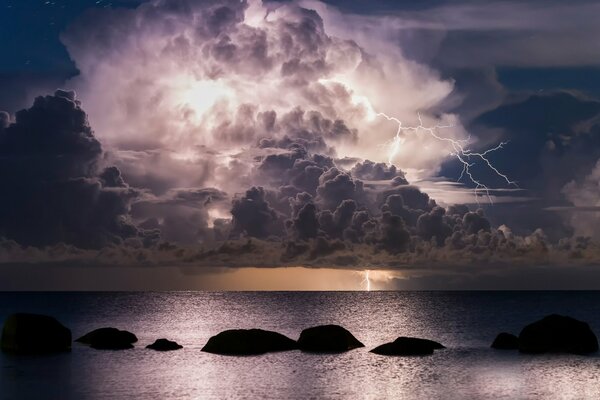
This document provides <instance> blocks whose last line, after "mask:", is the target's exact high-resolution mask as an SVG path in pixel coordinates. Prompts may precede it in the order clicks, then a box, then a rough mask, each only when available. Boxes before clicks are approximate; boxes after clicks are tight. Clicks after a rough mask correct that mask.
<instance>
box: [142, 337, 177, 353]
mask: <svg viewBox="0 0 600 400" xmlns="http://www.w3.org/2000/svg"><path fill="white" fill-rule="evenodd" d="M146 348H147V349H152V350H157V351H170V350H179V349H183V346H182V345H180V344H178V343H177V342H173V341H171V340H168V339H156V340H155V341H154V343H152V344H149V345H148V346H146Z"/></svg>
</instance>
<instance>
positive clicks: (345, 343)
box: [298, 325, 365, 353]
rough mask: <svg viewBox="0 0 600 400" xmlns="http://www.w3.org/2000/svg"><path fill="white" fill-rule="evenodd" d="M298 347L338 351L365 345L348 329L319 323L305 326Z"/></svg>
mask: <svg viewBox="0 0 600 400" xmlns="http://www.w3.org/2000/svg"><path fill="white" fill-rule="evenodd" d="M298 347H299V348H300V350H302V351H309V352H314V353H340V352H343V351H348V350H352V349H356V348H358V347H365V345H364V344H362V343H361V342H359V341H358V339H356V338H355V337H354V336H353V335H352V334H351V333H350V332H348V330H346V329H345V328H342V327H341V326H338V325H321V326H314V327H312V328H307V329H305V330H303V331H302V333H300V339H298Z"/></svg>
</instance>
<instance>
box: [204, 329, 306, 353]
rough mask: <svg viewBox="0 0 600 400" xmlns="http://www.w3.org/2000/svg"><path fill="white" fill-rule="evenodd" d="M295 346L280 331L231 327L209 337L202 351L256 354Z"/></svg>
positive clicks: (291, 348)
mask: <svg viewBox="0 0 600 400" xmlns="http://www.w3.org/2000/svg"><path fill="white" fill-rule="evenodd" d="M297 348H298V345H297V344H296V342H295V341H294V340H292V339H290V338H288V337H287V336H284V335H282V334H281V333H277V332H272V331H265V330H262V329H231V330H227V331H223V332H221V333H219V334H217V335H216V336H213V337H211V338H210V339H209V340H208V342H207V343H206V345H205V346H204V347H203V348H202V351H205V352H207V353H215V354H225V355H256V354H264V353H269V352H275V351H286V350H295V349H297Z"/></svg>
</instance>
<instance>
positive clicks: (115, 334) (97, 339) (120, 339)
mask: <svg viewBox="0 0 600 400" xmlns="http://www.w3.org/2000/svg"><path fill="white" fill-rule="evenodd" d="M75 341H76V342H79V343H83V344H88V345H90V347H92V348H94V349H100V350H124V349H131V348H133V343H135V342H137V337H136V336H135V335H134V334H133V333H131V332H127V331H120V330H118V329H117V328H100V329H96V330H93V331H91V332H90V333H87V334H85V335H83V336H82V337H80V338H79V339H77V340H75Z"/></svg>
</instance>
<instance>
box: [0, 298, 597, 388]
mask: <svg viewBox="0 0 600 400" xmlns="http://www.w3.org/2000/svg"><path fill="white" fill-rule="evenodd" d="M16 311H28V312H38V313H45V314H50V315H54V316H56V317H57V318H58V319H59V320H60V321H61V322H62V323H63V324H65V325H66V326H68V327H69V328H70V329H71V330H72V332H73V336H74V338H76V337H78V336H80V335H83V334H84V333H86V332H88V331H90V330H92V329H95V328H99V327H103V326H114V327H117V328H120V329H127V330H130V331H132V332H134V333H135V334H136V335H137V336H138V338H139V342H138V343H137V347H136V348H135V349H132V350H124V351H98V350H93V349H90V348H87V347H85V346H81V345H78V344H76V343H74V347H73V350H72V352H71V353H67V354H60V355H52V356H43V357H15V356H8V355H5V354H0V396H2V398H5V399H26V398H36V399H141V398H150V399H172V398H173V399H243V398H257V399H271V398H272V399H306V398H319V399H342V398H344V399H381V398H404V399H427V398H443V399H481V398H507V399H515V398H519V399H521V398H540V399H553V398H557V399H558V398H560V399H562V398H578V399H580V398H590V399H591V398H600V356H592V357H582V356H571V355H552V356H526V355H521V354H518V353H515V352H501V351H493V350H491V349H489V347H488V346H489V345H490V343H491V341H492V340H493V339H494V337H495V335H496V334H497V333H498V332H500V331H509V332H514V333H518V332H519V330H520V328H521V327H522V326H523V325H524V324H526V323H528V322H531V321H533V320H535V319H538V318H540V317H542V316H544V315H546V314H549V313H552V312H556V313H563V314H569V315H571V316H574V317H576V318H579V319H583V320H585V321H588V322H589V323H590V325H591V326H592V329H594V331H595V332H597V333H600V292H287V293H279V292H243V293H232V292H229V293H207V292H175V293H21V294H16V293H0V321H4V319H5V317H6V316H7V315H8V314H10V313H13V312H16ZM325 323H334V324H340V325H343V326H344V327H346V328H347V329H349V330H350V331H351V332H352V333H353V334H354V335H355V336H356V337H357V338H358V339H359V340H361V341H362V342H363V343H364V344H365V345H366V348H364V349H357V350H353V351H350V352H348V353H344V354H337V355H315V354H304V353H301V352H299V351H291V352H284V353H274V354H267V355H262V356H252V357H228V356H219V355H213V354H208V353H203V352H201V351H200V349H201V348H202V346H203V345H204V344H205V343H206V341H207V340H208V338H209V337H210V336H212V335H214V334H216V333H218V332H219V331H222V330H224V329H230V328H251V327H258V328H264V329H270V330H275V331H278V332H281V333H284V334H286V335H288V336H290V337H292V338H294V339H296V338H297V337H298V335H299V334H300V331H301V330H302V329H303V328H305V327H309V326H312V325H317V324H325ZM400 335H408V336H419V337H424V338H430V339H434V340H438V341H440V342H442V343H443V344H444V345H446V346H447V347H448V349H446V350H441V351H437V352H436V353H435V354H434V355H433V356H429V357H385V356H378V355H375V354H371V353H369V352H368V350H369V349H371V348H373V347H375V346H376V345H378V344H381V343H383V342H386V341H390V340H393V339H395V338H396V337H397V336H400ZM160 337H167V338H169V339H174V340H176V341H177V342H179V343H180V344H182V345H183V346H184V348H183V349H182V350H179V351H174V352H168V353H160V352H155V351H152V350H146V349H145V348H144V346H145V345H146V344H149V343H151V342H153V341H154V339H157V338H160Z"/></svg>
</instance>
